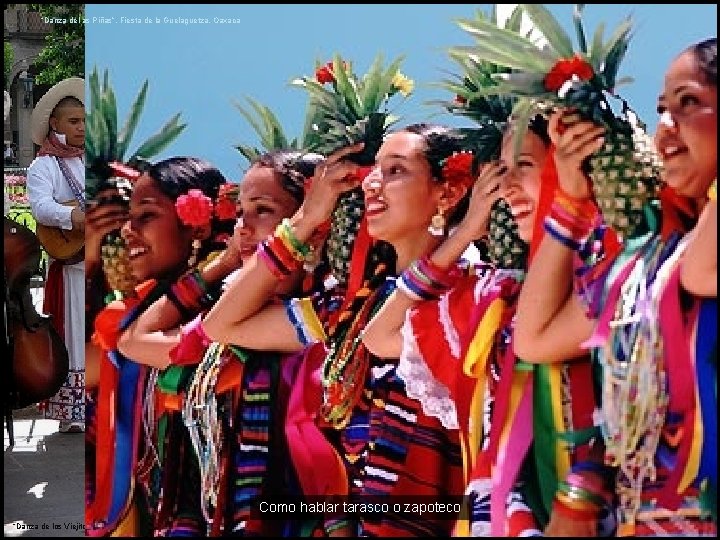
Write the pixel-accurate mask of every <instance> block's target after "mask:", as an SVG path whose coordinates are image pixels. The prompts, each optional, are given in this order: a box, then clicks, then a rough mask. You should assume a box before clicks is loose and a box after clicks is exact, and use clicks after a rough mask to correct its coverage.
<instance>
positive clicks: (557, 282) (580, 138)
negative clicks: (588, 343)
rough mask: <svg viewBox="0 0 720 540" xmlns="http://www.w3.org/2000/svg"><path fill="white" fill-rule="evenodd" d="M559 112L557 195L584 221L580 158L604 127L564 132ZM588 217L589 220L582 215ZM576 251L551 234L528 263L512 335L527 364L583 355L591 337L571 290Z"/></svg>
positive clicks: (598, 143)
mask: <svg viewBox="0 0 720 540" xmlns="http://www.w3.org/2000/svg"><path fill="white" fill-rule="evenodd" d="M562 114H563V113H562V112H558V113H555V114H554V115H553V116H552V118H551V120H550V126H549V131H550V136H551V139H552V142H553V144H554V145H555V164H556V169H557V174H558V187H559V192H558V193H559V195H556V204H557V202H558V198H562V199H564V203H565V204H566V205H569V206H570V207H574V209H575V211H578V213H579V214H580V216H579V218H582V217H583V216H582V214H583V213H584V212H582V211H581V209H582V208H583V206H587V205H588V204H589V201H590V195H591V192H590V186H589V182H588V179H587V178H586V176H585V174H584V173H583V172H582V170H581V168H580V167H581V164H582V162H583V160H584V159H585V158H586V157H588V156H590V155H591V154H592V153H593V152H596V151H597V150H599V149H600V148H601V147H602V145H603V139H602V135H603V128H602V127H599V126H597V125H595V124H593V123H591V122H578V123H576V124H574V125H572V126H570V127H568V128H567V129H565V130H564V131H563V132H562V133H559V131H558V123H559V121H560V116H561V115H562ZM584 217H587V216H584ZM573 254H574V251H573V249H572V248H571V247H568V246H567V245H566V244H565V243H564V242H562V241H560V240H558V238H556V237H555V236H554V235H553V234H550V233H548V234H546V235H545V237H544V238H543V240H542V242H541V244H540V247H539V249H538V251H537V253H536V254H535V257H534V259H533V261H532V263H531V264H530V267H529V269H528V273H527V276H526V278H525V283H524V284H523V287H522V291H521V293H520V298H519V300H518V308H517V316H516V317H517V318H516V322H515V329H514V334H513V344H514V348H515V354H516V355H517V356H518V357H519V358H522V359H523V360H526V361H528V362H559V361H563V360H567V359H569V358H575V357H578V356H581V355H583V354H584V351H583V350H582V349H581V348H580V344H581V343H582V342H583V341H585V340H586V339H587V338H589V337H590V334H591V332H592V329H593V326H594V323H593V321H591V320H590V319H588V318H587V317H586V315H585V313H584V311H583V309H582V306H581V305H580V302H579V300H578V299H577V298H576V296H575V295H574V294H573V291H572V277H573Z"/></svg>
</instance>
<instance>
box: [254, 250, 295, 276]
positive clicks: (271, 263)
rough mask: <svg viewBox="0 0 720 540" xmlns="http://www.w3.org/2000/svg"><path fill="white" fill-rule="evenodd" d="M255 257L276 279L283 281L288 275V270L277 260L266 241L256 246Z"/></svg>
mask: <svg viewBox="0 0 720 540" xmlns="http://www.w3.org/2000/svg"><path fill="white" fill-rule="evenodd" d="M257 256H258V258H259V259H260V260H262V261H263V262H264V263H265V266H267V267H268V270H270V272H271V273H272V275H273V276H275V277H276V278H277V279H280V280H283V279H285V278H286V277H288V276H289V275H290V270H289V269H287V268H286V267H285V266H284V265H283V264H282V263H281V262H280V260H278V258H277V255H275V253H273V251H272V250H271V249H270V247H269V246H268V242H267V241H263V242H260V243H259V244H258V247H257Z"/></svg>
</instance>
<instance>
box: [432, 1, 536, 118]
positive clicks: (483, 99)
mask: <svg viewBox="0 0 720 540" xmlns="http://www.w3.org/2000/svg"><path fill="white" fill-rule="evenodd" d="M521 17H522V11H521V10H520V9H519V8H517V7H516V8H515V9H514V10H513V12H512V14H511V15H510V17H509V18H508V19H507V20H506V21H505V24H504V25H503V26H500V23H499V21H498V15H497V9H496V6H495V5H494V4H493V6H492V9H491V11H490V13H489V14H485V13H484V12H483V11H482V10H478V11H477V12H476V15H475V20H476V21H480V22H488V23H490V24H493V25H495V26H497V27H499V28H505V29H506V30H509V31H512V32H517V33H519V32H520V23H521ZM449 56H450V59H451V60H452V61H453V62H455V63H456V64H457V65H458V66H459V68H460V73H452V72H449V73H448V75H449V77H450V78H446V79H444V80H442V81H440V82H439V83H436V84H434V85H433V86H439V87H441V88H443V89H444V90H448V91H449V92H451V93H452V94H454V98H453V99H452V100H439V101H431V102H430V104H434V105H440V106H441V107H443V108H444V109H445V110H446V111H447V112H449V113H450V114H453V115H457V116H463V117H465V118H469V119H470V120H472V121H474V122H475V123H477V124H479V125H481V126H485V125H488V124H489V125H494V126H497V127H498V128H499V129H502V127H503V126H504V125H505V124H506V123H507V121H508V119H509V118H510V114H511V113H512V110H513V106H514V105H515V102H516V101H517V100H516V98H515V97H514V96H511V95H501V94H485V93H482V92H481V89H483V88H486V87H489V86H497V84H498V81H497V80H496V76H497V75H499V74H503V73H504V74H507V73H510V72H511V69H510V68H508V67H506V66H502V65H499V64H495V63H493V62H489V61H487V60H484V59H482V58H480V57H478V56H475V55H471V54H465V53H463V52H458V51H456V50H450V52H449Z"/></svg>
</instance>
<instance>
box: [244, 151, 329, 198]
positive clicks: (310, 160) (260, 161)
mask: <svg viewBox="0 0 720 540" xmlns="http://www.w3.org/2000/svg"><path fill="white" fill-rule="evenodd" d="M323 161H325V158H324V157H323V156H321V155H320V154H315V153H306V152H300V151H298V150H271V151H270V152H266V153H264V154H262V155H261V156H260V157H258V158H257V159H256V160H255V161H254V162H253V165H258V166H260V167H270V168H271V169H273V170H274V171H275V172H276V173H277V174H278V175H279V180H280V183H281V185H282V187H283V188H284V189H285V191H287V192H288V193H289V194H290V195H291V196H292V197H293V198H294V199H295V200H296V201H297V202H298V203H301V202H302V201H303V199H304V198H305V189H304V184H305V180H306V179H308V178H310V177H311V176H312V175H313V174H315V167H317V166H318V165H319V164H320V163H322V162H323Z"/></svg>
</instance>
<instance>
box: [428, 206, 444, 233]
mask: <svg viewBox="0 0 720 540" xmlns="http://www.w3.org/2000/svg"><path fill="white" fill-rule="evenodd" d="M428 232H429V233H430V234H432V235H433V236H443V235H444V234H445V216H444V215H443V211H442V210H441V209H440V208H438V209H437V214H435V215H434V216H433V217H432V219H431V220H430V226H429V227H428Z"/></svg>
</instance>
